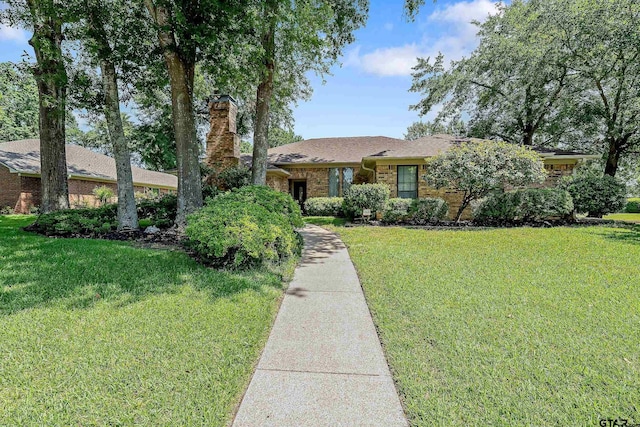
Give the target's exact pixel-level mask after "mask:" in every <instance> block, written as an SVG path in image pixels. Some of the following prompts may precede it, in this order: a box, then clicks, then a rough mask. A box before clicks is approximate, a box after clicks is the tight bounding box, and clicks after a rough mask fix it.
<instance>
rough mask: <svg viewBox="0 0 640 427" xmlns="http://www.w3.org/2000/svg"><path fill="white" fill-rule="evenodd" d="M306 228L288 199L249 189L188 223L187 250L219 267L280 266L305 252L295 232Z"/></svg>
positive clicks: (213, 203)
mask: <svg viewBox="0 0 640 427" xmlns="http://www.w3.org/2000/svg"><path fill="white" fill-rule="evenodd" d="M301 225H302V216H301V214H300V208H299V207H298V205H297V203H296V202H295V201H294V200H293V199H292V198H291V196H289V195H288V194H284V193H280V192H277V191H274V190H271V189H269V188H267V187H261V186H250V187H243V188H241V189H239V190H236V191H231V192H228V193H224V194H221V195H219V196H217V197H215V198H214V199H210V200H209V201H208V202H207V204H206V205H205V206H204V207H203V208H202V209H200V210H199V211H198V212H196V213H194V214H192V215H189V216H188V217H187V227H186V229H185V233H186V234H187V237H188V238H189V241H188V245H189V246H190V247H191V248H192V249H193V250H194V251H195V252H196V253H197V254H198V255H199V256H200V257H201V258H202V259H203V260H205V261H207V262H209V263H211V264H213V265H216V266H227V267H231V268H243V267H248V266H255V265H260V264H263V263H266V262H277V261H279V260H282V259H284V258H287V257H290V256H292V255H293V254H294V253H296V252H298V251H299V249H300V240H299V238H298V236H297V234H296V232H295V230H294V227H295V226H301Z"/></svg>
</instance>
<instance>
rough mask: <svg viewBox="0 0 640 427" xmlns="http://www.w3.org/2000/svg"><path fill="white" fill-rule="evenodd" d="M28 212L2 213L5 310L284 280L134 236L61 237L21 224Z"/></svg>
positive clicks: (0, 288) (217, 292) (238, 288)
mask: <svg viewBox="0 0 640 427" xmlns="http://www.w3.org/2000/svg"><path fill="white" fill-rule="evenodd" d="M28 223H29V218H26V219H25V217H0V315H2V314H4V315H6V314H11V313H15V312H18V311H21V310H26V309H29V308H37V307H47V306H49V305H53V304H55V305H62V306H64V307H67V308H85V307H90V306H92V305H93V304H94V303H95V302H97V301H99V300H107V301H112V302H114V303H115V304H117V305H126V304H130V303H133V302H136V301H139V300H141V299H143V298H145V297H147V296H150V295H155V294H162V293H177V292H179V291H180V290H181V289H182V287H183V286H185V285H190V286H192V287H193V288H194V289H196V290H199V291H205V292H206V293H207V294H208V295H209V296H210V297H211V298H212V299H216V298H221V297H227V296H231V295H233V294H235V293H239V292H243V291H246V290H255V291H257V292H260V291H262V290H263V286H265V285H266V286H270V287H273V288H282V277H281V276H280V275H279V274H276V273H275V272H272V271H268V270H266V269H264V270H254V271H248V272H243V273H235V272H225V271H216V270H213V269H210V268H206V267H203V266H201V265H199V264H197V263H196V262H195V261H194V260H193V259H191V258H190V257H189V256H188V255H186V254H185V253H183V252H181V251H177V250H176V251H167V250H148V249H137V248H134V247H132V246H131V245H130V244H128V243H123V242H113V241H104V240H90V239H55V238H46V237H42V236H38V235H35V234H31V233H27V232H24V231H21V230H20V228H21V227H24V226H26V225H27V224H28Z"/></svg>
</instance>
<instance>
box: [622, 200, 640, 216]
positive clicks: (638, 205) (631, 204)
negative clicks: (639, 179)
mask: <svg viewBox="0 0 640 427" xmlns="http://www.w3.org/2000/svg"><path fill="white" fill-rule="evenodd" d="M624 211H625V212H626V213H640V199H629V200H628V201H627V205H626V206H625V208H624Z"/></svg>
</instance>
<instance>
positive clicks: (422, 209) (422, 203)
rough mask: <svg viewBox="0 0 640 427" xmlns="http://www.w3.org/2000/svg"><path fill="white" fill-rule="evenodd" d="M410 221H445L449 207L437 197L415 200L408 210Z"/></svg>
mask: <svg viewBox="0 0 640 427" xmlns="http://www.w3.org/2000/svg"><path fill="white" fill-rule="evenodd" d="M409 212H410V214H411V219H413V220H414V221H416V222H418V223H423V222H439V221H443V220H446V219H447V215H448V214H449V205H448V204H447V202H445V201H444V199H440V198H438V197H425V198H423V199H415V200H413V202H412V203H411V207H410V208H409Z"/></svg>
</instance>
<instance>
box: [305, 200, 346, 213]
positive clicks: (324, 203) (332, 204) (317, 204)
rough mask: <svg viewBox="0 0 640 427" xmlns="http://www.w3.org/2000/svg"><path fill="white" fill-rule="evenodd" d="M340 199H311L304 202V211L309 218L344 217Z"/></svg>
mask: <svg viewBox="0 0 640 427" xmlns="http://www.w3.org/2000/svg"><path fill="white" fill-rule="evenodd" d="M343 202H344V199H343V198H342V197H311V198H309V199H307V200H306V201H305V202H304V210H305V213H306V214H307V215H310V216H338V217H340V216H344V212H343V210H342V204H343Z"/></svg>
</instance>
